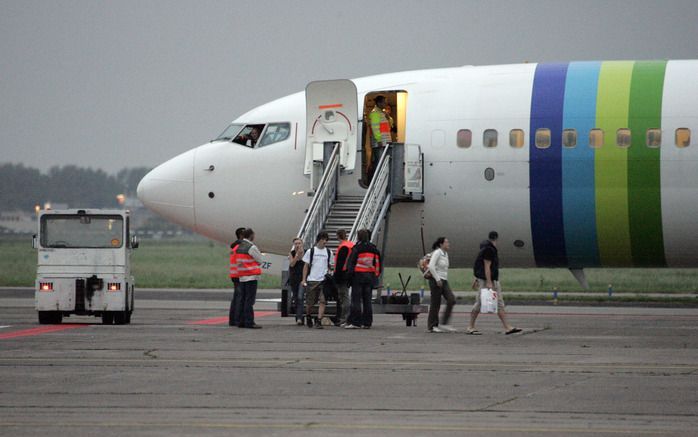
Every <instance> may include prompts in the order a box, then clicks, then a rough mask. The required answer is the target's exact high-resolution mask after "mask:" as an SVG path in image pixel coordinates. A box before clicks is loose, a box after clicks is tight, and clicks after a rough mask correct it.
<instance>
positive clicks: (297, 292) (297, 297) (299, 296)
mask: <svg viewBox="0 0 698 437" xmlns="http://www.w3.org/2000/svg"><path fill="white" fill-rule="evenodd" d="M291 293H292V295H293V300H294V301H295V302H296V321H299V320H301V321H302V320H303V308H304V306H305V304H304V303H303V299H304V297H305V287H303V285H301V284H300V283H298V284H291Z"/></svg>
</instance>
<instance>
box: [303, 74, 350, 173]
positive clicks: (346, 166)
mask: <svg viewBox="0 0 698 437" xmlns="http://www.w3.org/2000/svg"><path fill="white" fill-rule="evenodd" d="M305 114H306V141H305V174H312V173H313V170H314V166H313V164H314V163H316V162H322V161H323V159H324V155H325V149H326V147H325V144H332V145H331V147H330V150H331V149H332V147H334V144H335V143H340V144H341V148H340V161H339V163H340V165H341V168H342V169H343V170H354V167H355V166H356V147H357V139H358V135H357V133H358V120H359V112H358V102H357V92H356V85H354V82H352V81H350V80H346V79H340V80H321V81H315V82H310V83H309V84H308V86H307V87H306V88H305Z"/></svg>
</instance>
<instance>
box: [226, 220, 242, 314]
mask: <svg viewBox="0 0 698 437" xmlns="http://www.w3.org/2000/svg"><path fill="white" fill-rule="evenodd" d="M243 232H245V228H237V229H236V230H235V238H237V240H235V242H234V243H232V244H231V245H230V279H231V280H232V281H233V287H234V289H233V299H232V300H231V301H230V311H229V312H228V325H230V326H238V325H239V324H240V315H241V314H242V301H241V300H240V297H241V293H240V273H239V272H238V261H237V259H236V252H237V248H238V245H239V244H240V243H242V233H243Z"/></svg>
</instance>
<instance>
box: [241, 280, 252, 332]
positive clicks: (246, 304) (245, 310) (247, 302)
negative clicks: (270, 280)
mask: <svg viewBox="0 0 698 437" xmlns="http://www.w3.org/2000/svg"><path fill="white" fill-rule="evenodd" d="M240 291H241V292H242V316H241V318H240V325H238V326H245V327H250V326H253V325H254V303H255V301H256V300H257V281H247V282H240Z"/></svg>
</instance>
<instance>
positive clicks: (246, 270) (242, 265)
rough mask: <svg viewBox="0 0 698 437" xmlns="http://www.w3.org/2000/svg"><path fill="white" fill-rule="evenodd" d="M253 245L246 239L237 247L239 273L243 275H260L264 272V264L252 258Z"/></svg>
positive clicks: (236, 257) (240, 275)
mask: <svg viewBox="0 0 698 437" xmlns="http://www.w3.org/2000/svg"><path fill="white" fill-rule="evenodd" d="M251 247H252V245H251V244H250V243H248V242H246V241H243V242H242V243H240V244H239V245H238V246H237V247H236V248H235V249H236V250H235V252H236V255H235V259H236V261H237V265H238V275H239V277H240V278H241V277H243V276H259V275H261V274H262V266H260V265H259V263H258V262H257V261H256V260H255V259H254V258H252V255H250V253H249V251H250V248H251Z"/></svg>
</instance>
